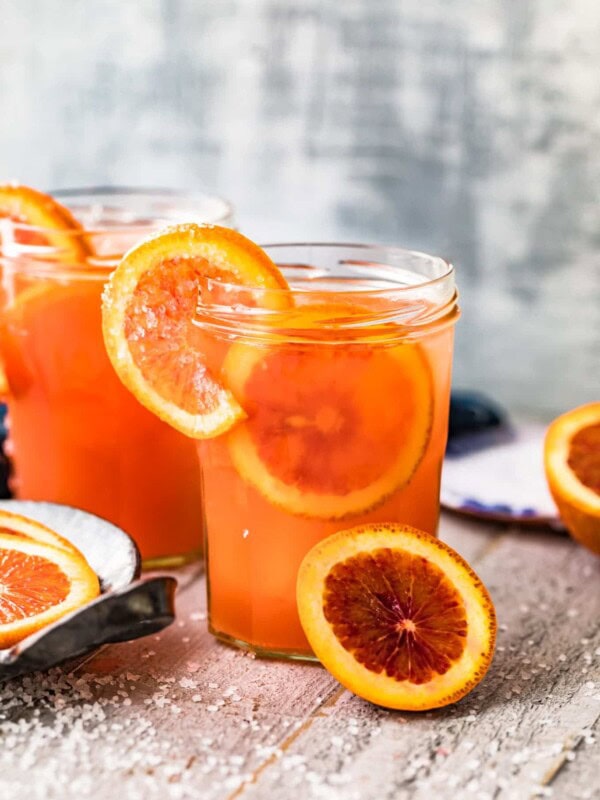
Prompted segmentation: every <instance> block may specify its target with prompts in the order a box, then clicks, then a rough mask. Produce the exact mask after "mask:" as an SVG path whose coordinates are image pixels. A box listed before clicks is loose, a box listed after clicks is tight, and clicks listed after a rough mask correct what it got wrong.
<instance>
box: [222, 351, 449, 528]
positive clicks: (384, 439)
mask: <svg viewBox="0 0 600 800" xmlns="http://www.w3.org/2000/svg"><path fill="white" fill-rule="evenodd" d="M223 375H224V380H225V383H226V385H228V386H229V387H230V388H231V389H232V391H233V394H234V395H235V397H236V399H237V401H238V402H239V403H240V405H241V406H242V408H244V410H245V412H246V414H247V419H246V420H244V421H243V422H242V423H240V424H239V425H238V426H237V427H236V428H235V429H234V430H233V431H232V432H231V433H230V435H229V440H228V444H229V450H230V454H231V457H232V460H233V463H234V465H235V467H236V469H237V470H238V472H239V473H240V475H241V476H242V477H243V478H244V479H245V480H246V481H248V482H249V483H250V484H252V485H253V486H255V487H256V488H257V489H258V490H259V491H260V492H261V494H263V495H264V497H265V498H266V499H267V500H269V501H270V502H271V503H273V504H275V505H278V506H281V507H282V508H284V509H286V510H287V511H289V512H291V513H294V514H300V515H302V516H307V517H315V518H321V519H341V518H343V517H347V516H350V515H353V514H358V513H361V512H363V511H366V510H367V509H371V508H374V507H375V506H377V505H379V504H380V503H382V502H383V501H384V500H385V499H386V498H387V497H389V496H390V495H391V494H392V493H393V492H394V491H396V490H397V489H398V488H399V487H401V486H404V485H406V484H407V483H408V482H409V481H410V479H411V478H412V476H413V474H414V472H415V470H416V468H417V467H418V465H419V463H420V461H421V459H422V457H423V454H424V453H425V450H426V448H427V444H428V441H429V437H430V433H431V422H432V417H433V388H432V380H431V371H430V366H429V363H428V361H427V358H426V356H425V354H424V352H423V351H422V349H421V348H420V347H419V345H416V344H408V343H406V344H396V345H395V346H393V347H387V348H383V347H380V348H373V347H371V346H369V345H362V344H361V345H359V344H343V345H342V344H334V343H331V344H329V343H323V342H319V343H317V342H315V343H309V344H306V345H296V344H287V345H281V346H274V347H271V348H265V347H259V346H250V345H244V344H234V345H233V346H232V347H231V349H230V350H229V352H228V354H227V357H226V359H225V362H224V366H223Z"/></svg>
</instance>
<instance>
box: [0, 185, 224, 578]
mask: <svg viewBox="0 0 600 800" xmlns="http://www.w3.org/2000/svg"><path fill="white" fill-rule="evenodd" d="M67 202H68V204H69V205H70V206H71V207H75V212H76V214H77V216H78V217H80V218H81V219H82V220H83V222H84V223H86V225H87V227H86V230H85V231H81V230H77V231H73V232H62V233H61V234H60V236H59V237H57V234H56V233H55V232H52V234H50V233H48V234H46V233H45V232H44V230H36V231H31V230H28V229H27V226H23V225H21V224H19V223H15V222H10V221H7V220H4V221H3V230H2V244H3V255H2V268H3V287H4V292H3V295H4V298H3V309H2V314H1V319H0V356H1V358H2V361H3V365H4V369H5V372H6V377H7V381H8V398H7V399H8V403H9V429H10V431H9V435H10V447H11V451H12V453H13V459H14V467H15V476H14V479H13V487H12V488H13V491H14V492H15V493H16V495H17V496H18V497H20V498H26V499H33V500H47V501H52V502H59V503H66V504H68V505H73V506H77V507H79V508H82V509H85V510H87V511H91V512H93V513H96V514H98V515H100V516H102V517H105V518H106V519H109V520H110V521H112V522H114V523H116V524H118V525H119V526H121V527H122V528H124V529H125V530H126V531H128V532H129V533H130V534H131V535H132V536H133V537H134V538H135V539H136V541H137V543H138V545H139V547H140V550H141V553H142V558H143V559H144V561H145V563H146V564H148V565H153V564H159V563H161V564H168V563H171V564H176V563H181V562H183V561H186V560H189V559H191V558H193V557H195V556H197V555H198V554H199V552H200V550H201V541H202V528H201V493H200V475H199V467H198V458H197V453H196V448H195V445H194V443H193V442H192V441H191V440H189V439H188V438H186V437H185V436H184V435H183V434H181V433H178V432H177V431H175V430H174V429H172V428H171V427H170V426H168V425H167V424H165V423H164V422H162V421H161V420H159V419H158V418H157V417H155V416H154V415H153V414H151V413H150V412H149V411H147V410H146V409H145V408H143V407H142V406H141V405H140V404H139V403H138V402H137V400H136V399H135V398H134V396H133V395H132V394H130V393H129V392H128V391H127V390H126V389H125V387H124V386H123V385H122V383H121V382H120V381H119V379H118V378H117V376H116V374H115V372H114V370H113V368H112V366H111V364H110V362H109V360H108V357H107V355H106V351H105V348H104V343H103V340H102V332H101V311H100V306H101V295H102V291H103V287H104V284H105V281H106V279H107V277H108V275H109V274H110V272H111V270H112V269H113V267H114V265H115V264H116V263H117V262H118V260H119V258H120V256H121V255H122V253H123V252H124V251H125V250H126V249H128V248H129V247H130V246H132V245H133V244H134V243H135V242H137V241H138V240H139V239H141V238H142V237H144V236H146V235H148V234H149V233H151V232H152V231H153V230H155V229H156V228H157V227H159V226H160V227H162V225H164V222H165V220H168V218H169V217H172V216H174V215H179V214H181V213H182V207H183V208H187V209H189V211H188V214H189V215H193V214H198V215H200V216H202V217H203V218H205V219H206V218H208V219H209V220H210V218H211V214H212V217H213V218H215V221H218V220H219V219H221V217H223V216H228V215H229V213H230V212H229V208H228V206H227V205H226V204H225V203H224V202H222V201H219V200H217V199H216V198H213V199H211V198H206V197H198V196H191V197H189V198H185V197H182V196H177V195H173V194H171V193H165V192H162V193H140V192H119V191H116V192H112V193H110V194H106V193H103V194H102V193H97V192H96V193H93V194H92V195H91V196H90V195H89V194H84V193H79V194H77V193H72V194H71V195H70V196H69V197H68V198H67ZM182 204H185V205H183V206H182ZM222 221H223V220H222ZM24 242H26V243H28V244H23V243H24Z"/></svg>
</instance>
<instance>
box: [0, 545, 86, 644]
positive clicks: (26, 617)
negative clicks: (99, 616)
mask: <svg viewBox="0 0 600 800" xmlns="http://www.w3.org/2000/svg"><path fill="white" fill-rule="evenodd" d="M99 593H100V586H99V583H98V578H97V576H96V574H95V573H94V572H93V571H92V569H91V568H90V567H89V566H88V564H87V562H86V561H85V559H84V558H83V556H82V555H81V554H79V553H77V552H72V551H70V550H66V549H62V548H59V547H53V546H51V545H49V544H46V543H43V542H41V541H35V540H33V539H30V538H25V537H20V536H14V535H12V534H3V533H0V648H7V647H12V646H13V645H14V644H16V643H17V642H19V641H21V640H22V639H24V638H25V637H26V636H29V635H30V634H32V633H35V632H36V631H39V630H40V629H41V628H43V627H45V626H46V625H50V624H51V623H52V622H56V620H58V619H61V617H64V616H65V615H66V614H69V613H70V612H71V611H75V610H76V609H77V608H79V607H80V606H82V605H84V604H85V603H88V602H89V601H90V600H93V599H94V598H95V597H97V596H98V595H99Z"/></svg>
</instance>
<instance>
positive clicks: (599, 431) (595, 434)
mask: <svg viewBox="0 0 600 800" xmlns="http://www.w3.org/2000/svg"><path fill="white" fill-rule="evenodd" d="M567 463H568V465H569V467H570V468H571V469H572V470H573V472H574V473H575V475H576V476H577V478H578V479H579V481H580V482H581V483H582V484H583V485H584V486H587V487H588V489H591V490H592V491H593V492H595V493H596V494H598V495H600V422H599V423H597V424H595V425H588V426H587V427H585V428H581V429H580V430H578V431H577V433H576V434H575V435H574V436H573V438H572V439H571V442H570V446H569V457H568V461H567Z"/></svg>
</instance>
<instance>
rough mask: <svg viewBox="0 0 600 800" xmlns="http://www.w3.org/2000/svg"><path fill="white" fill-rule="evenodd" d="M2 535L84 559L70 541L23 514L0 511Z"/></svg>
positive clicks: (0, 532)
mask: <svg viewBox="0 0 600 800" xmlns="http://www.w3.org/2000/svg"><path fill="white" fill-rule="evenodd" d="M0 534H1V535H2V536H15V537H17V538H25V539H32V540H34V541H36V542H41V543H42V544H49V545H50V546H51V547H57V548H58V549H59V550H66V551H67V552H69V553H75V554H76V555H78V556H80V557H82V556H81V553H80V552H79V550H78V549H77V548H76V547H75V545H73V544H71V542H70V541H69V540H68V539H65V538H63V537H62V536H60V535H59V534H58V533H56V532H55V531H53V530H51V529H50V528H47V527H46V526H45V525H42V523H41V522H37V521H36V520H34V519H30V518H29V517H24V516H22V515H21V514H13V512H12V511H5V510H4V509H0Z"/></svg>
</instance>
